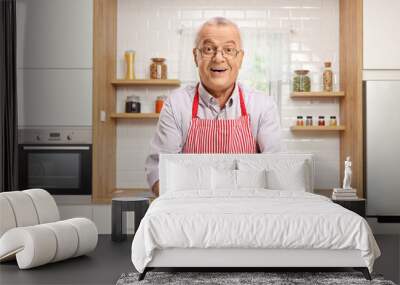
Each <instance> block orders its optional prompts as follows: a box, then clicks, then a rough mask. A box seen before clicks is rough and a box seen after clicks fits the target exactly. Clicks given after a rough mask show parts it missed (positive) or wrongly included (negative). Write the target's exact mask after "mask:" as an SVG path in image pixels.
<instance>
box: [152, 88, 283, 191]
mask: <svg viewBox="0 0 400 285" xmlns="http://www.w3.org/2000/svg"><path fill="white" fill-rule="evenodd" d="M238 85H240V87H241V89H242V92H243V97H244V98H243V99H244V103H245V106H246V110H247V114H248V115H249V117H250V125H251V126H250V127H251V131H252V134H253V137H254V138H255V139H256V142H257V148H258V150H259V151H260V152H263V153H266V152H280V151H282V150H283V145H282V134H281V128H280V123H279V115H278V109H277V106H276V104H275V102H274V100H273V98H272V97H270V96H267V95H266V94H264V93H262V92H260V91H256V90H252V89H250V88H248V87H246V86H244V85H243V84H241V83H238V84H236V86H235V89H234V90H233V92H232V95H231V97H230V98H229V99H228V101H227V102H226V104H225V106H224V107H223V108H220V106H219V103H218V101H217V99H216V98H214V97H213V96H212V95H211V94H209V93H208V92H207V90H205V89H204V87H203V86H202V84H200V86H199V95H200V100H199V108H198V112H197V117H198V118H200V119H237V118H239V117H240V116H241V110H240V100H239V91H238ZM195 89H196V85H188V86H186V87H183V88H179V89H177V90H175V91H174V92H172V93H171V95H170V96H169V97H168V98H167V99H166V100H165V102H164V106H163V108H162V111H161V113H160V118H159V121H158V124H157V130H156V133H155V135H154V137H153V139H152V140H151V143H150V154H149V156H148V157H147V159H146V176H147V182H148V183H149V186H150V187H152V185H153V184H154V183H155V182H156V181H157V180H158V179H159V173H158V161H159V153H181V152H182V150H183V146H184V145H185V142H186V137H187V134H188V130H189V126H190V122H191V119H192V106H193V98H194V95H195V91H196V90H195Z"/></svg>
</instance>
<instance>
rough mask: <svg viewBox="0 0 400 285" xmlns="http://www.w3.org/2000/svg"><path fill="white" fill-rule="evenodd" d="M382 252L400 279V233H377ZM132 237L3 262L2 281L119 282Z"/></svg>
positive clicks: (385, 269) (128, 267)
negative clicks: (61, 255)
mask: <svg viewBox="0 0 400 285" xmlns="http://www.w3.org/2000/svg"><path fill="white" fill-rule="evenodd" d="M376 240H377V242H378V244H379V247H380V248H381V251H382V256H381V257H380V258H379V259H378V260H377V261H376V263H375V268H374V272H375V273H381V274H383V275H384V277H385V279H389V280H392V281H394V282H395V283H399V271H400V262H399V260H400V249H399V246H400V236H399V235H377V236H376ZM131 243H132V237H128V239H127V240H126V241H124V242H121V243H116V242H112V241H111V236H109V235H101V236H99V243H98V245H97V248H96V250H95V251H93V252H92V253H90V254H89V255H87V256H81V257H77V258H74V259H69V260H65V261H61V262H58V263H52V264H47V265H44V266H41V267H37V268H34V269H29V270H19V269H18V266H17V264H16V262H8V263H2V264H0V284H1V285H6V284H7V285H9V284H34V285H36V284H37V285H39V284H40V285H42V284H115V283H116V281H117V280H118V278H119V276H120V275H121V274H122V273H124V272H132V271H135V269H134V267H133V265H132V262H131V257H130V254H131Z"/></svg>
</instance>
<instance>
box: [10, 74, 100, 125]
mask: <svg viewBox="0 0 400 285" xmlns="http://www.w3.org/2000/svg"><path fill="white" fill-rule="evenodd" d="M17 77H18V80H17V96H18V125H19V126H24V127H32V126H90V125H91V124H92V112H91V110H92V70H84V69H83V70H71V69H19V70H18V71H17Z"/></svg>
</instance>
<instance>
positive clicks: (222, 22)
mask: <svg viewBox="0 0 400 285" xmlns="http://www.w3.org/2000/svg"><path fill="white" fill-rule="evenodd" d="M205 26H232V27H234V28H235V29H236V30H237V31H238V34H239V39H240V42H239V44H240V46H242V36H241V34H240V29H239V27H238V26H237V25H236V24H235V23H234V22H232V21H231V20H229V19H227V18H224V17H214V18H211V19H209V20H207V21H206V22H204V23H203V24H202V25H201V26H200V28H199V29H198V30H197V33H196V39H195V41H194V46H195V47H198V46H199V43H200V32H201V31H202V30H203V28H204V27H205Z"/></svg>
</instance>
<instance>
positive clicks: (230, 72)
mask: <svg viewBox="0 0 400 285" xmlns="http://www.w3.org/2000/svg"><path fill="white" fill-rule="evenodd" d="M197 48H199V49H204V48H207V49H209V48H212V49H216V48H217V49H218V52H217V53H216V54H215V55H211V56H204V53H203V56H202V54H201V52H200V51H199V50H198V49H194V50H193V54H194V60H195V62H196V65H197V66H198V69H199V75H200V79H201V82H202V83H203V84H204V85H205V87H206V88H207V89H209V91H214V92H221V91H225V90H227V89H228V88H230V87H231V86H233V85H234V83H235V81H236V78H237V76H238V73H239V69H240V66H241V65H242V60H243V51H241V48H242V47H241V46H240V35H239V32H238V30H237V29H236V28H235V27H233V26H230V25H226V26H217V25H208V26H205V27H203V29H202V30H201V31H200V34H199V46H198V47H197ZM224 48H234V49H236V50H238V51H240V52H239V53H238V54H237V55H236V56H228V55H227V54H225V55H224V56H223V55H222V50H223V49H224Z"/></svg>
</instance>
